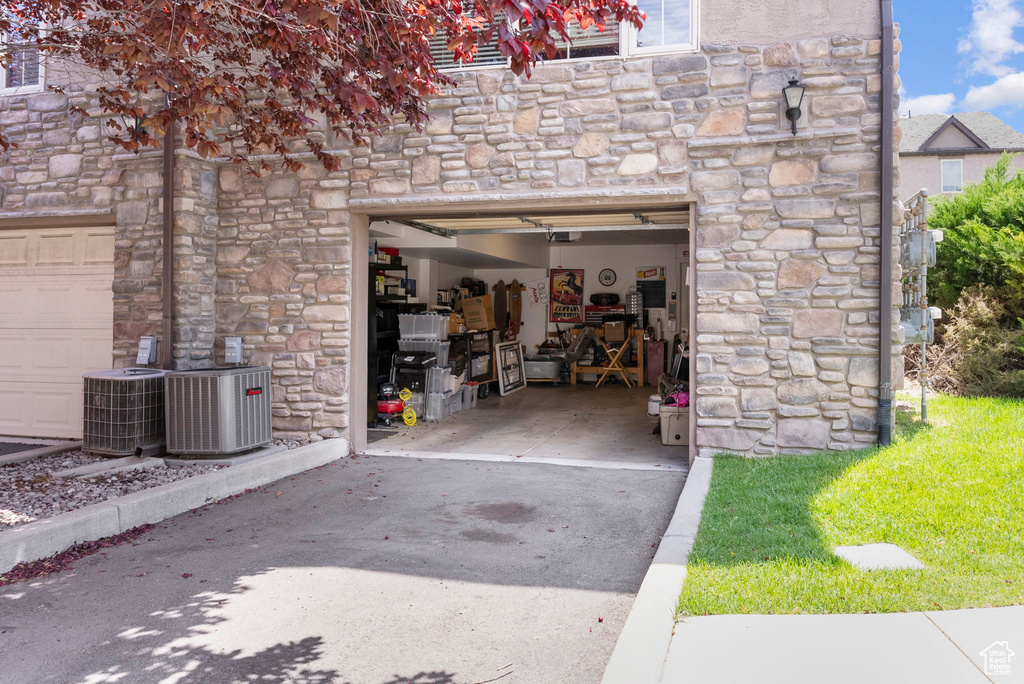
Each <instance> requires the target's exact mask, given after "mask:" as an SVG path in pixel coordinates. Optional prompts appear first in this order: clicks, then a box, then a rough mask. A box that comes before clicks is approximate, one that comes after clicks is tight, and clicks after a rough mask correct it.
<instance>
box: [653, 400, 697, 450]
mask: <svg viewBox="0 0 1024 684" xmlns="http://www.w3.org/2000/svg"><path fill="white" fill-rule="evenodd" d="M660 413H661V443H662V444H664V445H665V446H687V445H689V443H690V407H689V406H674V405H673V406H666V405H665V404H662V405H661V409H660Z"/></svg>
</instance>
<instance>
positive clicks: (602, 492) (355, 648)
mask: <svg viewBox="0 0 1024 684" xmlns="http://www.w3.org/2000/svg"><path fill="white" fill-rule="evenodd" d="M683 479H684V476H683V474H681V473H676V472H654V471H641V470H610V469H598V468H569V467H561V466H551V465H538V464H524V463H521V462H516V463H509V464H504V463H488V462H480V461H458V460H444V461H440V460H434V461H422V462H421V461H418V460H416V459H410V458H360V459H355V460H353V459H346V460H344V461H336V462H334V463H333V464H329V465H327V466H323V467H321V468H319V469H316V470H312V471H309V472H306V473H303V474H301V475H298V476H295V477H292V478H288V479H285V480H282V481H279V482H277V483H274V484H271V485H269V486H267V487H262V488H260V489H258V490H256V491H253V492H251V493H248V494H246V495H245V496H243V497H241V498H239V499H236V500H232V501H230V502H226V503H222V504H220V505H211V506H208V507H206V508H205V509H200V510H199V511H196V512H193V513H188V514H185V515H182V516H178V517H176V518H172V519H170V520H167V521H165V522H164V523H161V524H159V525H158V526H157V527H156V528H155V529H154V530H153V531H152V532H151V533H149V534H147V535H145V536H144V537H143V538H141V539H140V540H138V542H137V543H134V544H130V545H124V546H119V547H114V548H110V549H107V550H106V551H105V552H104V553H103V554H98V555H94V556H90V557H88V558H86V559H83V560H80V561H78V562H77V563H76V566H75V568H74V570H71V571H67V572H64V573H61V574H59V575H56V576H54V577H51V578H46V579H42V580H37V581H33V582H28V583H24V584H15V585H11V586H8V587H3V588H0V682H4V683H5V684H6V682H18V683H20V682H33V683H35V682H54V683H59V684H76V683H86V682H88V683H89V684H99V683H101V682H119V683H127V682H131V683H132V684H137V683H147V682H171V683H174V684H207V683H216V684H226V683H230V682H250V681H260V682H317V683H323V684H326V683H328V682H332V683H333V682H336V683H338V684H342V683H344V684H475V683H476V682H484V681H498V682H500V683H501V684H513V683H516V684H594V683H595V682H598V681H599V680H600V678H601V673H602V671H603V670H604V667H605V664H606V662H607V660H608V658H609V656H610V654H611V651H612V648H613V646H614V644H615V640H616V638H617V636H618V633H619V630H620V629H621V628H622V625H623V623H624V622H625V619H626V615H627V614H628V612H629V609H630V606H631V605H632V603H633V598H634V595H635V593H636V591H637V589H638V588H639V586H640V583H641V581H642V580H643V577H644V573H645V572H646V571H647V567H648V565H649V564H650V562H651V557H652V556H653V555H654V553H655V547H656V546H657V542H658V539H659V536H660V535H661V533H662V532H663V531H664V530H665V527H666V526H667V525H668V521H669V519H670V517H671V515H672V512H673V509H674V508H675V505H676V501H677V499H678V497H679V493H680V491H681V489H682V485H683ZM3 534H4V533H2V532H0V543H2V541H3V540H2V536H3Z"/></svg>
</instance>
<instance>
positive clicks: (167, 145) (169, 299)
mask: <svg viewBox="0 0 1024 684" xmlns="http://www.w3.org/2000/svg"><path fill="white" fill-rule="evenodd" d="M163 155H164V175H163V184H164V189H163V204H164V211H163V240H162V242H161V245H162V249H163V256H162V259H163V280H162V283H163V285H162V287H161V290H162V291H161V295H162V298H163V305H162V306H163V344H161V345H160V366H161V367H163V368H166V369H167V370H174V124H173V123H169V124H168V126H167V130H166V131H165V132H164V149H163Z"/></svg>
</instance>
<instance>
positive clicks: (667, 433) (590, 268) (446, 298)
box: [366, 207, 693, 470]
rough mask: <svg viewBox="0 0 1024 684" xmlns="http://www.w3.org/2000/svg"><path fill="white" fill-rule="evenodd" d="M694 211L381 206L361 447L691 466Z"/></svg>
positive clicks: (381, 451)
mask: <svg viewBox="0 0 1024 684" xmlns="http://www.w3.org/2000/svg"><path fill="white" fill-rule="evenodd" d="M691 215H692V214H691V211H690V209H689V207H683V208H678V207H661V208H649V209H646V210H637V209H629V210H628V211H627V210H622V211H611V212H603V213H581V212H566V213H558V212H545V213H543V214H541V213H535V214H516V215H501V214H488V215H475V216H466V215H453V216H437V215H435V216H423V217H416V218H410V217H407V216H403V217H394V216H387V215H383V216H376V217H371V219H370V263H369V265H368V272H367V274H366V277H367V278H368V284H369V288H368V293H369V294H368V296H369V300H370V301H369V302H368V307H367V311H368V314H369V315H368V319H369V320H368V325H367V352H368V353H367V357H366V358H367V360H368V366H369V367H368V369H367V394H366V402H367V416H368V424H367V442H368V448H367V450H366V453H368V454H374V455H407V456H419V457H425V458H437V457H449V458H475V459H485V460H495V461H507V460H519V459H522V460H524V461H527V462H547V463H580V464H593V465H605V466H611V467H628V468H652V469H653V468H658V469H664V470H682V469H685V468H686V465H687V463H688V457H689V449H688V444H689V441H690V440H689V436H690V429H689V408H688V406H687V407H683V406H681V404H683V403H685V402H686V401H687V400H688V398H689V397H688V393H689V381H690V377H689V374H690V363H689V357H690V349H691V348H692V345H691V341H690V330H691V329H692V325H691V320H690V314H691V311H692V309H693V304H692V301H691V292H690V287H689V282H690V268H691V266H692V262H691V249H690V234H691ZM421 314H433V315H432V316H430V315H428V316H422V315H421ZM517 352H518V353H517ZM520 355H521V357H522V359H521V361H520V359H519V356H520ZM431 367H433V368H434V370H430V368H431ZM405 389H408V390H410V391H411V392H412V396H411V397H410V398H408V399H406V400H405V401H404V402H402V403H401V404H400V403H399V401H401V400H400V399H399V398H397V397H393V395H394V394H395V393H398V392H401V391H402V390H405ZM654 396H656V397H657V399H656V400H653V401H652V397H654ZM659 402H660V403H661V406H659V405H658V403H659ZM403 407H405V408H408V407H411V408H412V409H413V411H414V412H415V413H416V421H415V424H414V425H408V424H406V421H405V420H403V417H402V415H401V412H400V409H402V408H403ZM407 417H408V416H407ZM410 418H411V417H410ZM663 428H664V429H663Z"/></svg>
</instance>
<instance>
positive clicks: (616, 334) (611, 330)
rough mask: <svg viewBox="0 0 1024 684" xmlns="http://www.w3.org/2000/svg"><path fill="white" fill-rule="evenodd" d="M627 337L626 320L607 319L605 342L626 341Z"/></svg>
mask: <svg viewBox="0 0 1024 684" xmlns="http://www.w3.org/2000/svg"><path fill="white" fill-rule="evenodd" d="M625 339H626V322H625V321H606V322H605V324H604V341H605V342H624V341H625Z"/></svg>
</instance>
